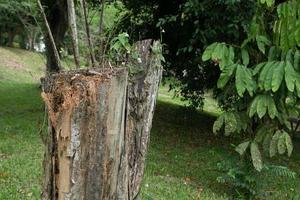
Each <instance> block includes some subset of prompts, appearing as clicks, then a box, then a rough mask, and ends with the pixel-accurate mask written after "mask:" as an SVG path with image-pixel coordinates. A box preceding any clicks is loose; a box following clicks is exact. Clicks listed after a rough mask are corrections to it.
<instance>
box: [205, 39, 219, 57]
mask: <svg viewBox="0 0 300 200" xmlns="http://www.w3.org/2000/svg"><path fill="white" fill-rule="evenodd" d="M217 44H218V43H216V42H215V43H213V44H211V45H209V46H208V47H207V48H206V49H205V51H204V53H203V55H202V60H203V61H208V60H209V59H211V55H212V53H213V51H214V50H215V48H216V46H217Z"/></svg>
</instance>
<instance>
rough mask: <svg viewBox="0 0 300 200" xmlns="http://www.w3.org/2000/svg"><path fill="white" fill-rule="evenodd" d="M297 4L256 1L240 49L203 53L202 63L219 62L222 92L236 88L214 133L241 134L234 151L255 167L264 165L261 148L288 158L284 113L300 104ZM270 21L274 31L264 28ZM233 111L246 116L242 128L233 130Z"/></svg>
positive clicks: (216, 46)
mask: <svg viewBox="0 0 300 200" xmlns="http://www.w3.org/2000/svg"><path fill="white" fill-rule="evenodd" d="M299 5H300V2H299V1H298V0H289V1H286V2H284V3H281V4H278V5H275V4H274V1H272V0H260V1H259V2H258V3H257V11H256V14H255V16H254V17H253V21H252V24H251V26H250V28H249V31H248V38H246V39H245V40H244V42H243V43H242V45H241V47H239V46H236V45H235V46H234V45H230V44H226V43H213V44H211V45H209V46H208V47H207V48H206V50H205V51H204V53H203V55H202V60H203V61H208V60H211V61H212V62H214V63H216V64H218V65H219V69H220V71H221V75H220V77H219V80H218V88H219V89H221V91H222V92H223V93H227V92H228V88H234V87H235V88H236V90H235V91H233V94H234V95H235V96H237V97H238V98H237V100H236V101H234V102H233V103H232V104H231V106H229V108H227V110H226V111H225V113H224V114H222V115H221V116H220V117H219V118H218V119H217V120H216V122H215V124H214V127H213V130H214V133H216V132H220V131H224V133H225V135H229V134H231V133H233V132H234V133H245V134H246V135H247V142H244V143H241V144H240V145H238V146H237V147H236V151H237V152H238V153H239V154H240V155H243V156H244V155H245V154H246V153H248V154H249V158H251V161H252V164H253V166H254V168H255V169H256V170H257V171H262V169H263V159H262V155H263V154H262V153H261V149H263V150H264V152H267V154H266V155H268V156H270V157H273V156H275V155H284V154H285V155H287V156H291V154H292V151H293V141H292V139H291V134H293V130H292V129H291V126H290V125H289V122H288V117H289V116H291V115H292V116H296V117H300V115H299V113H298V112H297V111H296V110H297V108H298V107H299V106H300V105H299V102H300V101H299V100H300V71H299V60H300V58H299V56H300V53H299V50H298V47H299V43H298V42H297V37H298V36H299V34H297V33H298V30H300V24H299V21H300V20H299V13H300V6H299ZM276 9H277V13H274V14H275V15H276V14H277V17H278V18H271V20H272V22H271V23H270V21H269V20H270V18H268V17H267V15H268V14H267V13H268V12H270V11H271V12H272V10H276ZM272 23H274V24H275V25H274V29H273V27H272V26H269V25H270V24H272ZM299 33H300V32H299ZM270 38H272V39H270ZM230 52H233V53H230ZM230 55H231V56H230ZM249 102H251V103H250V104H249ZM294 111H296V112H294ZM232 113H247V114H248V117H249V120H247V121H246V123H247V125H246V126H245V127H247V128H246V129H238V128H236V127H237V126H238V125H239V123H237V119H236V118H235V117H234V116H235V115H233V114H232ZM292 113H294V114H292ZM229 119H230V120H231V121H230V120H229ZM229 121H230V122H231V123H229ZM232 122H235V123H232ZM236 124H238V125H236ZM223 127H225V128H223ZM226 127H228V128H227V129H226ZM229 127H230V128H229ZM226 130H227V131H226ZM260 145H262V147H263V148H260ZM248 149H249V151H247V150H248Z"/></svg>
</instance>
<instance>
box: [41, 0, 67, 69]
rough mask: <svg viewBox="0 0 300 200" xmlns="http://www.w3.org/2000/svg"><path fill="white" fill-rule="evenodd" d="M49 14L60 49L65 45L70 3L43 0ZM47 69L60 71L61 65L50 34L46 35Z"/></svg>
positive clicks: (49, 20)
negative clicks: (56, 57) (56, 56)
mask: <svg viewBox="0 0 300 200" xmlns="http://www.w3.org/2000/svg"><path fill="white" fill-rule="evenodd" d="M41 3H42V5H43V6H44V8H45V9H44V10H45V13H46V16H47V20H48V23H49V26H50V29H51V31H52V35H53V38H54V41H55V44H56V47H57V50H58V51H59V50H60V49H61V48H62V47H63V43H64V39H65V34H66V31H67V29H68V12H67V11H68V4H67V0H63V1H59V0H54V1H53V0H41ZM45 45H46V55H47V71H48V72H58V71H59V70H60V67H59V66H60V65H59V63H57V61H56V59H55V53H54V49H53V47H52V44H51V41H50V39H49V36H47V35H46V36H45Z"/></svg>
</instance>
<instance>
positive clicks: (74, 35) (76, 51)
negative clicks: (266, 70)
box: [68, 0, 80, 68]
mask: <svg viewBox="0 0 300 200" xmlns="http://www.w3.org/2000/svg"><path fill="white" fill-rule="evenodd" d="M68 13H69V24H70V27H71V32H72V44H73V55H74V61H75V65H76V68H79V67H80V66H79V48H78V32H77V24H76V12H75V5H74V0H68Z"/></svg>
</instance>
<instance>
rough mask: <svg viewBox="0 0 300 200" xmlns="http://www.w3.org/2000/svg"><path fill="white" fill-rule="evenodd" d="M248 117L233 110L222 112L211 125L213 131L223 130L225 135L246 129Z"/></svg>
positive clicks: (215, 132)
mask: <svg viewBox="0 0 300 200" xmlns="http://www.w3.org/2000/svg"><path fill="white" fill-rule="evenodd" d="M247 120H248V118H247V117H245V116H244V115H243V114H240V113H235V112H224V113H222V114H221V115H220V116H219V117H218V118H217V120H216V121H215V123H214V125H213V133H214V134H217V133H218V132H220V131H224V134H225V136H229V135H231V134H233V133H237V132H241V131H245V130H246V129H247V122H248V121H247Z"/></svg>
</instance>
